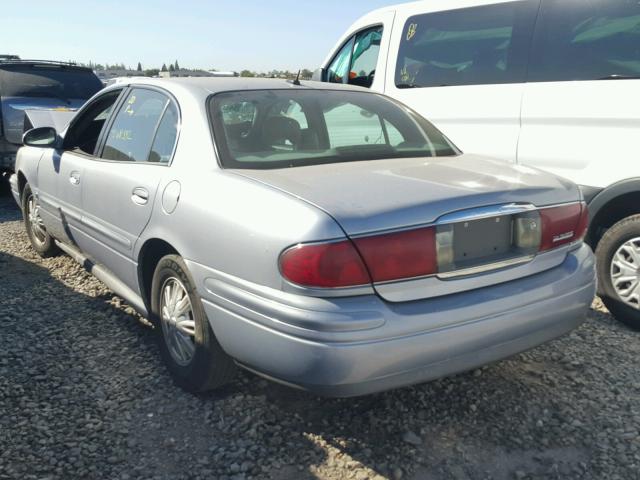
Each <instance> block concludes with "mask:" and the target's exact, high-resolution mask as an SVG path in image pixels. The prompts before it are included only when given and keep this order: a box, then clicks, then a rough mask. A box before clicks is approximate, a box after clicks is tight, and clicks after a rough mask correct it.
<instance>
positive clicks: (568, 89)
mask: <svg viewBox="0 0 640 480" xmlns="http://www.w3.org/2000/svg"><path fill="white" fill-rule="evenodd" d="M634 78H635V79H634ZM638 78H640V3H638V2H637V1H635V0H634V1H632V0H543V6H542V11H541V14H540V18H539V20H538V25H537V27H536V35H535V41H534V43H533V50H532V54H531V65H530V67H529V83H528V84H527V86H526V90H525V95H524V101H523V106H522V133H521V138H520V143H519V148H518V161H519V162H520V163H524V164H527V165H532V166H535V167H539V168H542V169H546V170H549V171H551V172H553V173H556V174H559V175H562V176H564V177H567V178H569V179H571V180H573V181H575V182H577V183H579V184H582V185H586V186H592V187H606V186H608V185H610V184H612V183H614V182H616V181H619V180H622V179H624V178H629V177H637V176H640V162H638V156H637V143H638V138H640V95H638V93H639V92H640V80H639V79H638Z"/></svg>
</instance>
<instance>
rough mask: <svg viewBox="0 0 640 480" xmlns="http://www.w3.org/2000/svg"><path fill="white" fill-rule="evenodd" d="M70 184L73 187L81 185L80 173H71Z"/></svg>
mask: <svg viewBox="0 0 640 480" xmlns="http://www.w3.org/2000/svg"><path fill="white" fill-rule="evenodd" d="M69 183H71V185H80V173H79V172H71V174H70V175H69Z"/></svg>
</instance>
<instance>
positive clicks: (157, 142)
mask: <svg viewBox="0 0 640 480" xmlns="http://www.w3.org/2000/svg"><path fill="white" fill-rule="evenodd" d="M178 120H179V116H178V109H177V108H176V106H175V105H174V104H173V103H172V102H170V103H169V105H167V108H166V110H165V112H164V115H163V116H162V120H160V124H159V125H158V131H157V132H156V136H155V139H154V140H153V145H152V146H151V152H149V157H148V159H147V161H149V162H153V163H165V164H166V163H169V162H170V161H171V157H172V156H173V149H174V147H175V146H176V140H177V139H178Z"/></svg>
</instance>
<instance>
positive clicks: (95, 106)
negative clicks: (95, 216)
mask: <svg viewBox="0 0 640 480" xmlns="http://www.w3.org/2000/svg"><path fill="white" fill-rule="evenodd" d="M120 93H121V91H120V90H112V91H110V92H108V93H106V94H104V95H101V96H100V97H98V98H96V99H95V100H93V101H92V102H91V103H89V104H87V105H86V106H85V107H84V108H83V109H82V110H81V111H80V112H78V114H77V115H76V116H75V117H74V119H73V121H72V123H71V125H70V126H69V128H68V129H67V132H66V134H65V139H64V142H63V146H62V148H60V149H58V150H46V151H45V153H44V154H43V155H42V157H41V158H40V162H39V163H38V182H37V192H36V194H37V196H38V203H39V205H40V212H41V215H42V219H43V221H44V223H45V226H46V227H47V230H48V231H49V232H50V233H51V234H52V235H53V236H54V237H55V238H57V239H59V240H62V241H64V242H67V243H71V244H73V245H76V246H78V245H79V241H81V233H82V230H83V227H82V190H83V187H84V168H85V165H86V163H87V161H89V160H90V159H91V158H92V156H93V155H94V153H95V149H96V147H97V145H98V138H99V137H100V134H101V133H102V130H103V128H104V126H105V123H106V120H107V119H108V118H109V115H110V113H111V111H112V109H113V106H114V104H115V103H116V101H117V99H118V97H119V95H120Z"/></svg>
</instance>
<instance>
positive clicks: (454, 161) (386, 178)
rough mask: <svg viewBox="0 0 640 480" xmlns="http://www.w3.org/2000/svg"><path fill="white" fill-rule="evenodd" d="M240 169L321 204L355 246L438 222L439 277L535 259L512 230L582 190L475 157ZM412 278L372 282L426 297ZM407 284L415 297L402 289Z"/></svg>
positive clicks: (385, 293) (390, 296)
mask: <svg viewBox="0 0 640 480" xmlns="http://www.w3.org/2000/svg"><path fill="white" fill-rule="evenodd" d="M236 173H238V174H241V175H244V176H247V177H250V178H252V179H254V180H258V181H260V182H263V183H265V184H268V185H270V186H272V187H275V188H278V189H280V190H283V191H285V192H288V193H289V194H291V195H294V196H296V197H298V198H300V199H302V200H304V201H306V202H310V203H312V204H314V205H316V206H317V207H318V208H321V209H322V210H324V211H326V212H327V213H328V214H330V215H331V216H332V217H333V218H334V219H335V220H336V221H337V222H338V223H339V224H340V226H341V227H342V228H343V230H344V231H345V233H346V234H347V236H349V237H350V238H351V239H352V240H354V242H355V244H356V245H358V243H359V242H358V239H359V238H363V237H365V238H366V237H370V236H372V235H384V234H386V233H389V232H398V231H404V230H411V229H414V228H419V227H424V226H429V225H434V228H436V229H437V231H438V235H437V243H438V246H437V248H438V266H439V274H438V275H439V277H441V279H442V281H451V280H455V278H457V276H458V274H459V273H460V272H462V273H466V274H468V275H475V274H478V273H482V271H483V267H484V266H486V265H495V266H496V268H498V267H499V266H501V267H508V266H510V265H519V264H522V263H524V262H527V261H530V260H531V259H532V258H533V257H534V256H535V254H536V253H537V249H536V248H535V247H533V248H532V247H531V246H530V245H529V246H527V245H524V246H519V245H516V243H517V242H515V243H514V237H513V235H514V234H513V232H514V231H515V229H516V228H529V226H533V227H535V228H533V227H532V228H533V229H532V232H533V233H534V234H535V233H538V234H539V224H540V217H539V215H538V213H537V211H536V209H537V208H538V207H544V206H549V205H558V204H566V203H572V202H574V203H575V202H577V201H578V200H579V198H580V195H579V192H578V189H577V187H576V186H575V185H573V184H572V183H570V182H568V181H566V180H563V179H560V178H558V177H555V176H553V175H549V174H546V173H543V172H541V171H539V170H536V169H532V168H529V167H525V166H519V165H509V164H505V163H503V162H499V161H493V160H487V159H484V158H481V157H477V156H473V155H461V156H459V157H455V158H452V157H447V158H444V157H443V158H411V159H393V160H376V161H368V162H351V163H337V164H328V165H317V166H311V167H300V168H291V169H277V170H236ZM523 238H525V237H523ZM319 240H321V239H319ZM533 241H534V243H535V241H536V239H535V238H534V239H533ZM538 243H539V238H538ZM365 257H366V255H365ZM365 261H366V259H365ZM547 266H550V265H549V263H547ZM487 279H488V280H487V282H485V283H486V284H491V283H496V282H498V281H500V280H499V278H498V277H496V276H495V275H493V276H491V275H488V276H487ZM489 279H490V280H489ZM374 281H375V279H374ZM415 282H416V278H410V279H401V280H396V281H394V282H393V284H394V285H393V287H391V288H390V287H388V286H387V285H388V284H387V283H385V282H380V283H379V284H376V285H375V287H376V290H377V291H378V293H379V294H380V296H381V297H383V298H385V299H387V300H391V301H397V299H402V300H403V301H404V300H414V299H418V298H425V297H427V296H429V294H428V292H427V291H424V292H421V291H420V289H416V288H415ZM461 284H462V282H461ZM403 285H406V286H407V291H411V292H412V293H411V294H410V295H407V291H405V292H402V288H403ZM475 285H479V284H478V283H477V282H476V283H475ZM480 286H485V284H481V285H480ZM399 292H400V293H399Z"/></svg>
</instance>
